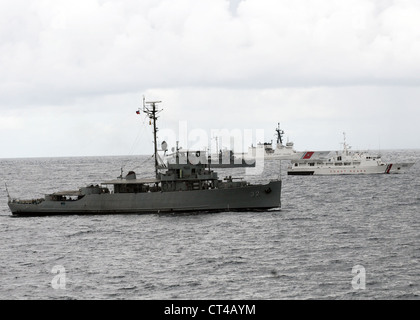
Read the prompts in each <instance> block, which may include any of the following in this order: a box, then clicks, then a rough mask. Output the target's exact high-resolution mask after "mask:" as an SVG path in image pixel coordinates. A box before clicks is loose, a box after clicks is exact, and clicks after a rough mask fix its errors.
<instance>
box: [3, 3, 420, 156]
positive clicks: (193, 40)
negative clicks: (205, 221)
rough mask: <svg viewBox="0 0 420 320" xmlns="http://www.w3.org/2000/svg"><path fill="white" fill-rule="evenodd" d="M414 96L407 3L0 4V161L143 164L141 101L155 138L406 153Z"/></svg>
mask: <svg viewBox="0 0 420 320" xmlns="http://www.w3.org/2000/svg"><path fill="white" fill-rule="evenodd" d="M419 89H420V1H418V0H337V1H334V0H242V1H241V0H230V1H229V0H109V1H107V0H72V1H68V0H42V1H41V0H2V1H0V147H1V148H0V158H7V157H40V156H44V157H52V156H84V155H86V156H92V155H130V154H149V153H150V154H151V153H152V151H153V148H152V144H151V142H152V135H151V128H150V126H149V125H148V122H147V121H146V120H145V118H144V115H142V114H140V115H139V116H138V115H136V112H135V111H136V110H137V109H138V108H139V107H141V106H142V99H143V95H144V96H145V97H146V100H161V101H162V103H161V104H160V106H161V107H162V108H163V109H164V110H163V112H162V113H161V114H160V116H161V117H160V118H159V121H160V122H159V125H158V126H159V128H160V129H161V130H166V131H168V130H173V131H174V132H178V130H179V129H178V127H179V124H180V122H179V121H183V123H187V127H188V132H190V131H191V130H194V129H198V130H199V129H201V130H204V131H205V132H208V134H209V136H210V132H211V130H212V129H228V130H233V129H239V130H245V129H250V130H257V129H263V130H264V132H265V139H266V140H267V141H270V140H271V139H274V138H275V137H274V133H275V131H274V129H275V127H276V126H277V123H278V122H280V123H281V127H282V129H283V130H284V131H285V139H287V138H288V139H289V140H290V141H293V142H294V143H295V149H297V150H298V151H303V150H331V149H333V150H336V149H340V142H342V133H343V132H346V136H347V141H348V143H349V144H350V145H352V146H353V148H359V149H371V150H377V149H378V148H381V149H408V148H420V139H419V137H420V123H419V122H420V105H419V102H420V90H419ZM161 132H164V131H161ZM170 147H171V146H170Z"/></svg>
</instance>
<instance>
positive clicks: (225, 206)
mask: <svg viewBox="0 0 420 320" xmlns="http://www.w3.org/2000/svg"><path fill="white" fill-rule="evenodd" d="M280 194H281V181H272V182H270V183H268V184H265V185H250V186H245V187H240V188H229V189H207V190H193V191H174V192H148V193H110V194H90V195H86V196H84V197H83V198H82V199H79V200H68V201H50V200H44V201H42V202H40V203H37V204H24V203H19V202H16V201H15V202H9V208H10V210H11V211H12V214H13V215H18V216H34V215H35V216H39V215H69V214H119V213H121V214H127V213H134V214H140V213H164V212H189V211H194V212H196V211H206V212H212V211H237V210H265V209H270V208H280V206H281V203H280Z"/></svg>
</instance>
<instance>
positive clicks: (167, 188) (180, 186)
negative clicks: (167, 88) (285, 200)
mask: <svg viewBox="0 0 420 320" xmlns="http://www.w3.org/2000/svg"><path fill="white" fill-rule="evenodd" d="M158 103H160V101H151V102H145V103H144V104H143V112H145V113H146V114H147V116H148V117H149V118H150V121H151V123H152V122H153V134H154V160H155V177H154V178H152V179H150V178H149V179H142V178H137V175H136V173H135V172H134V171H130V172H128V174H127V175H126V176H124V177H123V176H122V175H121V176H120V177H118V178H116V179H114V180H111V181H105V182H103V183H101V184H100V185H98V184H97V185H89V186H86V187H82V188H80V189H78V190H75V191H63V192H55V193H52V194H47V195H45V197H44V198H39V199H30V200H19V199H12V198H11V197H10V195H9V194H8V205H9V208H10V210H11V212H12V215H13V216H42V215H71V214H77V215H85V214H130V213H131V214H141V213H177V212H215V211H249V210H267V209H272V208H280V206H281V200H280V198H281V179H280V177H279V178H278V179H277V180H271V181H269V182H267V183H266V184H251V183H249V182H246V181H244V180H242V179H241V178H233V177H232V176H227V177H225V178H224V179H219V177H218V174H217V173H216V172H214V171H213V170H212V168H211V166H210V165H209V163H208V161H207V156H206V155H203V154H199V153H197V152H187V153H186V157H185V156H184V157H181V156H180V155H179V154H176V155H175V161H172V163H168V164H167V165H164V166H162V164H159V161H158V159H159V155H158V148H157V127H156V122H157V118H158V117H157V114H158V113H159V112H160V111H162V110H159V109H158V108H157V104H158Z"/></svg>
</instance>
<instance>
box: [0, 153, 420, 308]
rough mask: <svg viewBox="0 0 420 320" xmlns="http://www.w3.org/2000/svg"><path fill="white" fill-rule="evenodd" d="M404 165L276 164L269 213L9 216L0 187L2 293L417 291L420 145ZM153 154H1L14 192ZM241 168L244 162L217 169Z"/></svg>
mask: <svg viewBox="0 0 420 320" xmlns="http://www.w3.org/2000/svg"><path fill="white" fill-rule="evenodd" d="M382 154H383V158H384V160H387V159H390V160H393V161H416V164H415V165H414V166H413V167H412V168H411V169H410V170H409V171H407V172H406V173H404V174H398V175H368V176H334V177H332V176H329V177H328V176H319V177H317V176H307V177H302V176H287V175H286V168H287V162H282V164H281V166H280V164H279V162H277V161H271V162H266V163H265V168H264V172H263V173H262V174H261V175H257V176H249V175H248V176H246V179H247V180H250V181H254V182H258V181H266V180H268V179H270V178H277V177H278V176H279V175H281V177H282V179H283V189H282V208H281V210H273V211H268V212H220V213H191V214H145V215H93V216H63V217H60V216H50V217H31V218H16V217H12V216H11V213H10V211H9V209H8V207H7V193H6V188H5V187H3V188H2V191H1V192H0V298H1V299H13V300H16V299H80V300H83V299H136V300H137V299H139V300H151V299H153V300H155V299H159V300H169V299H170V300H176V299H187V300H190V299H194V300H202V299H203V300H204V299H206V300H207V299H223V300H224V299H229V300H230V299H240V300H242V299H244V300H245V299H246V300H249V299H253V300H257V299H258V300H286V299H413V300H418V299H420V267H419V263H420V161H419V159H420V150H394V151H383V152H382ZM152 165H153V162H152V159H151V158H150V157H145V156H140V157H133V156H130V157H123V156H121V157H82V158H30V159H0V169H1V170H0V177H1V182H2V184H3V186H4V183H7V187H8V190H9V193H10V195H11V196H12V197H16V198H21V199H25V198H36V197H42V196H43V195H44V194H45V193H49V192H55V191H59V190H73V189H78V188H79V187H81V186H85V185H88V184H92V183H94V184H96V183H100V182H102V181H105V180H108V179H112V178H115V177H117V176H119V175H120V173H121V171H120V170H121V169H120V168H123V170H124V173H127V172H128V171H129V170H132V169H134V170H135V171H136V173H137V175H138V176H139V175H141V176H149V177H151V176H152V175H153V168H152ZM217 171H219V176H220V177H224V176H225V175H233V176H243V175H245V174H246V172H245V171H244V169H234V170H228V169H223V170H222V169H218V170H217Z"/></svg>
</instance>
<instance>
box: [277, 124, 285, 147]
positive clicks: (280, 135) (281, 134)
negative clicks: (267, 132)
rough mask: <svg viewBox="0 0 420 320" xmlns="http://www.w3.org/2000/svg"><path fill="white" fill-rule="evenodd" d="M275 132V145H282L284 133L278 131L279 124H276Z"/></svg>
mask: <svg viewBox="0 0 420 320" xmlns="http://www.w3.org/2000/svg"><path fill="white" fill-rule="evenodd" d="M276 132H277V144H279V143H280V144H283V140H282V136H283V134H284V131H283V130H280V122H279V123H278V124H277V129H276Z"/></svg>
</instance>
